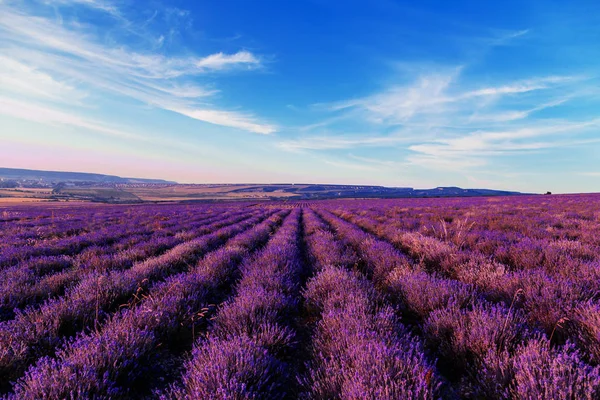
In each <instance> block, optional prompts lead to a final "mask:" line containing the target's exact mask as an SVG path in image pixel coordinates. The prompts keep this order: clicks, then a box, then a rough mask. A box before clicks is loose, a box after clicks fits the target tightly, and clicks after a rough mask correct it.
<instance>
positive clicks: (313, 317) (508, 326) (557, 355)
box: [0, 195, 600, 399]
mask: <svg viewBox="0 0 600 400" xmlns="http://www.w3.org/2000/svg"><path fill="white" fill-rule="evenodd" d="M599 287H600V195H577V196H567V195H564V196H516V197H505V198H470V199H465V198H462V199H399V200H347V201H318V202H317V201H315V202H304V203H284V202H281V203H276V202H270V203H263V204H253V203H236V204H219V203H214V204H194V205H135V206H127V205H119V206H108V205H107V206H98V205H88V206H83V205H80V206H76V207H70V208H65V207H62V208H46V207H44V206H41V205H38V206H29V207H23V206H21V207H19V206H11V207H7V208H4V209H0V396H3V397H4V398H7V399H13V398H14V399H42V398H43V399H80V398H96V399H129V398H133V399H140V398H162V399H297V398H300V399H438V398H441V399H460V398H468V399H598V398H600V291H599V289H598V288H599Z"/></svg>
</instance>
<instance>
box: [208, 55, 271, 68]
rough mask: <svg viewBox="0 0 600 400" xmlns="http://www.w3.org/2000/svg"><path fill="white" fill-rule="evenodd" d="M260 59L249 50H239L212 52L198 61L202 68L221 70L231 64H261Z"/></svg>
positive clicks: (249, 65)
mask: <svg viewBox="0 0 600 400" xmlns="http://www.w3.org/2000/svg"><path fill="white" fill-rule="evenodd" d="M260 63H261V62H260V60H259V59H258V57H256V56H255V55H254V54H252V53H250V52H249V51H239V52H237V53H235V54H223V53H217V54H211V55H209V56H207V57H204V58H202V59H200V60H198V61H197V62H196V66H197V67H198V68H201V69H208V70H221V69H225V68H229V67H231V66H239V65H246V66H248V67H251V66H258V65H260Z"/></svg>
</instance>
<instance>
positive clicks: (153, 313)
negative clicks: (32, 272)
mask: <svg viewBox="0 0 600 400" xmlns="http://www.w3.org/2000/svg"><path fill="white" fill-rule="evenodd" d="M285 214H287V213H286V212H284V213H278V214H276V215H274V216H272V217H271V218H269V219H267V220H266V221H264V222H262V223H260V224H258V225H256V226H254V227H253V228H252V229H250V230H248V231H245V232H242V233H240V234H238V235H236V236H234V237H233V238H232V239H230V240H229V241H228V242H227V243H226V245H225V246H224V247H223V248H221V249H218V250H215V251H212V252H210V253H207V254H206V255H205V256H204V257H203V259H202V260H200V261H199V262H198V264H197V265H196V266H195V267H194V268H193V269H192V270H190V271H189V272H186V273H181V274H179V275H176V276H173V277H171V278H169V279H167V280H166V281H165V282H163V283H159V284H157V285H156V286H154V287H152V289H151V290H150V291H149V293H148V294H147V296H145V297H144V299H143V300H142V301H141V302H140V303H139V304H137V305H136V306H134V307H132V308H128V309H126V310H124V311H121V312H119V313H117V314H115V315H114V316H113V317H111V318H110V319H109V320H108V321H107V323H106V324H105V325H104V326H103V327H102V328H101V329H99V330H96V331H94V332H92V333H90V334H87V335H81V336H79V337H77V338H76V339H75V340H74V341H72V342H70V343H68V345H67V346H66V347H64V348H63V349H61V350H60V351H59V352H58V354H57V357H56V358H53V359H51V358H44V359H42V360H40V361H39V362H38V363H37V365H36V366H35V367H32V368H31V369H30V370H29V371H28V372H27V374H26V376H25V377H24V378H23V379H22V380H20V381H19V382H18V383H17V385H16V386H15V393H14V395H13V396H14V398H19V399H36V398H40V397H44V398H46V399H63V398H73V397H74V398H82V397H85V398H90V397H93V398H114V397H124V396H131V395H133V394H134V393H135V394H136V395H138V396H139V395H140V394H141V393H140V391H141V390H142V387H145V389H146V392H147V391H148V387H149V386H150V387H151V386H152V385H151V382H152V381H153V379H152V378H153V377H160V376H164V375H166V374H167V373H168V370H169V369H171V368H173V362H172V361H171V362H166V360H165V359H166V358H167V356H166V354H165V353H166V351H167V350H166V348H167V347H168V343H169V341H171V342H173V341H175V340H176V339H174V337H180V336H181V331H182V330H184V329H186V328H187V329H188V330H189V329H190V328H192V326H194V327H195V328H196V329H198V326H199V325H200V323H205V322H206V318H207V315H205V314H203V312H206V311H207V310H208V309H209V307H210V305H211V304H212V303H215V302H218V301H220V300H221V299H222V298H223V292H226V291H227V288H228V287H229V286H230V285H231V283H232V281H233V279H234V277H235V276H236V269H237V265H238V264H239V263H240V262H241V261H242V260H243V259H244V258H246V257H247V256H248V255H249V254H250V253H251V252H252V251H255V250H256V249H259V248H260V247H261V246H262V245H263V244H264V243H265V242H266V241H267V240H268V238H269V233H270V232H271V231H272V230H273V229H275V228H276V227H277V225H279V224H280V222H281V219H282V217H283V216H284V215H285ZM165 342H166V346H161V345H162V344H165ZM178 345H179V347H181V343H179V344H178ZM159 347H161V348H160V349H159ZM190 347H191V343H190ZM159 356H160V357H159Z"/></svg>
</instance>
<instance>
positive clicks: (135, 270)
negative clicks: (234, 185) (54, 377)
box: [0, 210, 268, 382]
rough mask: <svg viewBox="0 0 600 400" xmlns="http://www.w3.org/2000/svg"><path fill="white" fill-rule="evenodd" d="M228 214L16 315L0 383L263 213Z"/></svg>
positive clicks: (1, 360) (6, 335) (1, 326)
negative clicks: (191, 236) (163, 249)
mask: <svg viewBox="0 0 600 400" xmlns="http://www.w3.org/2000/svg"><path fill="white" fill-rule="evenodd" d="M254 214H256V216H254V217H252V214H248V213H242V214H241V215H239V214H237V213H236V214H232V216H230V217H229V218H228V219H225V220H223V221H220V222H215V223H213V224H211V225H212V226H211V227H207V228H208V229H209V231H213V232H212V233H209V234H205V235H202V236H200V237H198V238H196V239H193V240H190V241H188V242H185V243H182V244H180V245H178V246H176V247H174V248H173V249H172V250H170V251H168V252H167V253H165V254H163V255H162V256H159V257H155V258H151V259H148V260H145V261H143V262H141V263H138V264H136V265H134V266H133V267H131V268H130V269H127V270H125V271H109V272H108V273H101V274H91V275H88V276H87V277H86V278H85V279H84V280H82V281H81V282H80V283H79V284H77V285H76V286H74V287H73V288H72V289H70V290H69V291H68V292H67V293H66V294H65V295H64V296H62V297H59V298H57V299H52V300H49V301H47V302H46V303H44V304H43V305H42V306H41V307H40V308H39V309H33V310H28V311H26V312H24V313H22V314H21V313H19V314H17V316H16V318H15V319H14V320H11V321H5V322H3V323H0V380H1V381H3V382H9V381H12V380H14V379H15V378H17V377H19V376H20V375H21V374H22V373H23V372H24V369H25V368H26V367H27V365H28V364H29V363H30V362H32V361H35V359H37V358H39V357H41V356H44V355H46V354H51V353H52V352H53V351H54V349H55V348H56V347H57V346H58V345H60V344H62V343H63V342H64V340H65V338H68V337H70V336H73V335H75V334H76V333H77V332H80V331H81V330H82V329H84V328H86V327H89V326H92V325H94V324H97V323H99V322H101V321H102V320H103V319H105V318H106V317H107V316H108V315H109V313H110V311H111V310H113V309H114V308H115V307H118V306H119V305H121V304H124V303H127V301H128V300H129V298H130V297H131V296H133V295H134V294H136V293H138V294H140V293H143V291H144V290H146V289H147V288H148V287H150V286H151V284H152V283H153V282H154V281H156V280H160V279H164V278H166V277H168V276H169V275H173V274H175V273H177V272H180V271H182V270H185V269H187V268H189V266H190V265H191V264H193V263H194V262H195V261H196V260H197V259H198V258H199V257H201V256H202V255H203V254H205V253H206V252H208V251H210V250H212V249H213V248H215V247H216V246H219V245H221V244H222V243H223V242H224V240H226V239H227V238H229V237H231V236H232V235H234V234H237V233H239V232H241V231H243V230H245V229H248V228H250V227H252V226H253V225H254V224H256V223H257V222H258V221H260V220H262V219H264V218H265V217H266V216H268V214H267V213H266V212H265V211H262V210H259V211H257V212H254Z"/></svg>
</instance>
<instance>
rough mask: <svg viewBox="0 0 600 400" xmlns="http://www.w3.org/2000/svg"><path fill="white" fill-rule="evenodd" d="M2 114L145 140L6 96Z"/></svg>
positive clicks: (0, 106)
mask: <svg viewBox="0 0 600 400" xmlns="http://www.w3.org/2000/svg"><path fill="white" fill-rule="evenodd" d="M0 114H4V115H7V116H10V117H14V118H20V119H24V120H28V121H34V122H39V123H43V124H48V125H61V126H66V127H71V128H81V129H85V130H90V131H93V132H97V133H100V134H103V135H109V136H115V137H120V138H123V139H135V140H142V139H143V137H142V136H140V135H138V134H135V133H131V132H128V131H126V130H123V129H118V128H115V127H111V126H108V125H106V124H104V123H102V122H100V121H95V120H92V119H89V118H85V117H82V116H80V115H76V114H72V113H69V112H65V111H62V110H59V109H55V108H51V107H47V106H44V105H40V104H34V103H32V102H25V101H18V100H14V99H11V98H8V97H4V96H0Z"/></svg>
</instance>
